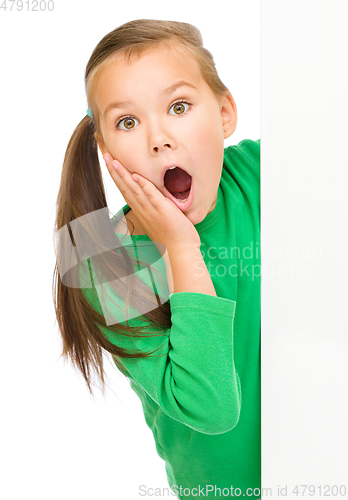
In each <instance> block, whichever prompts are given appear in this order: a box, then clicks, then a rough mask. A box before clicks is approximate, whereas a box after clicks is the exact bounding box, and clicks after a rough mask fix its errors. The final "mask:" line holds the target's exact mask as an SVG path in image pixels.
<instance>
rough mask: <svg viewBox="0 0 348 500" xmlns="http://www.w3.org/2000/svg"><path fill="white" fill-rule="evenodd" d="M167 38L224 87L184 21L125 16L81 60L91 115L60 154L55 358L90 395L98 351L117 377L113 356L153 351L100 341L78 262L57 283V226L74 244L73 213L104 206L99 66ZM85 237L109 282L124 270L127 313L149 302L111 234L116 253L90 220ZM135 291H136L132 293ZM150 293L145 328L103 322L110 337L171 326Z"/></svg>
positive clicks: (100, 370) (62, 242) (217, 87)
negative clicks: (59, 347) (58, 348)
mask: <svg viewBox="0 0 348 500" xmlns="http://www.w3.org/2000/svg"><path fill="white" fill-rule="evenodd" d="M173 41H175V42H177V44H178V46H180V47H181V48H184V50H186V51H188V52H189V53H191V54H192V55H193V56H194V57H195V59H196V60H197V62H198V64H199V67H200V69H201V72H202V76H203V78H204V79H205V81H206V82H207V83H208V85H209V86H210V88H211V89H212V90H213V92H214V93H215V94H216V95H217V96H220V95H223V94H224V93H225V92H226V91H227V87H225V85H224V84H223V83H222V82H221V80H220V78H219V76H218V74H217V71H216V68H215V63H214V60H213V57H212V55H211V53H210V52H209V51H208V50H206V49H205V48H204V47H203V41H202V36H201V34H200V31H199V30H198V29H197V28H196V27H194V26H192V25H190V24H187V23H181V22H174V21H158V20H150V19H139V20H136V21H131V22H128V23H126V24H124V25H122V26H120V27H118V28H116V29H115V30H114V31H112V32H111V33H109V34H107V35H106V36H105V37H104V38H103V39H102V40H101V41H100V42H99V43H98V45H97V46H96V47H95V49H94V51H93V53H92V55H91V57H90V59H89V61H88V63H87V66H86V71H85V88H86V95H87V101H88V104H89V109H90V111H91V115H92V117H90V116H89V115H86V116H85V117H84V118H83V119H82V120H81V122H80V123H79V124H78V126H77V127H76V129H75V131H74V133H73V134H72V137H71V139H70V141H69V143H68V146H67V150H66V153H65V157H64V162H63V169H62V175H61V182H60V188H59V193H58V197H57V204H56V221H55V228H54V231H55V238H56V244H55V248H56V254H57V262H56V266H55V269H54V277H53V301H54V306H55V312H56V318H57V322H58V327H59V330H60V333H61V336H62V341H63V352H62V354H61V356H63V357H64V359H65V360H66V359H68V358H70V360H71V362H72V364H73V366H74V367H75V368H77V369H78V370H79V371H80V372H81V373H82V375H83V377H84V379H85V381H86V383H87V386H88V389H89V391H90V393H91V394H93V391H92V387H91V386H92V384H93V385H95V384H94V381H93V378H92V377H91V371H92V370H93V371H94V372H95V373H96V374H97V376H98V379H99V381H100V382H101V384H102V390H103V392H104V387H105V378H104V375H105V373H104V366H103V350H104V352H105V353H110V354H111V355H112V357H113V359H114V362H115V363H116V365H117V367H118V368H119V370H120V371H121V372H122V373H123V374H124V375H127V371H126V369H125V368H124V366H123V365H122V362H121V361H120V358H140V357H147V356H150V355H151V354H153V352H155V351H152V352H142V351H129V350H125V349H122V348H121V347H119V346H117V345H116V344H115V343H111V342H110V341H109V340H108V339H106V337H105V335H104V334H103V333H102V332H101V330H100V328H99V326H100V327H104V328H105V327H106V321H105V317H104V315H103V314H101V313H99V312H98V311H96V310H95V309H94V308H93V307H92V306H91V304H90V302H89V301H88V300H87V299H86V297H85V295H84V294H83V293H82V288H83V287H79V283H81V282H80V281H79V280H80V278H79V276H78V266H76V265H75V266H69V265H68V266H66V268H67V269H68V268H70V267H71V269H70V270H69V273H70V276H69V279H70V280H69V285H70V284H71V283H76V286H74V285H73V286H69V285H66V284H64V280H63V282H62V276H60V274H59V270H60V266H59V265H58V264H59V261H62V260H64V258H65V257H66V258H69V257H68V255H67V254H68V252H67V249H66V238H63V231H62V228H67V231H68V232H69V236H70V238H71V239H72V241H73V244H74V245H76V232H74V234H72V232H71V227H70V223H71V222H72V221H75V220H76V219H79V221H81V220H83V216H85V215H86V214H91V213H93V212H96V211H98V210H101V209H107V202H106V196H105V190H104V185H103V180H102V173H101V169H100V164H99V160H98V149H97V142H96V139H95V137H94V134H95V132H98V133H99V134H100V135H102V134H101V131H100V127H99V115H98V113H97V109H96V107H95V103H94V99H93V95H94V89H95V84H96V81H97V77H98V75H99V73H100V71H101V70H102V69H103V68H104V67H105V66H107V65H108V64H110V62H112V60H113V57H115V56H116V54H117V55H118V54H119V53H120V51H122V53H123V54H124V56H125V57H126V58H128V59H129V58H130V57H131V56H132V54H134V53H135V54H138V55H139V56H140V54H141V53H142V52H143V51H145V50H147V49H149V48H151V47H153V46H156V45H158V44H162V43H169V42H173ZM81 217H82V219H81ZM82 225H83V224H82ZM92 226H93V225H92ZM85 229H86V228H85ZM131 234H132V233H131ZM88 235H89V238H90V239H91V241H92V242H93V243H94V244H95V245H97V246H98V244H99V247H100V250H99V254H98V258H99V260H98V267H99V268H100V269H102V274H103V276H105V277H106V278H107V280H108V281H110V276H111V277H112V278H113V279H114V280H115V279H117V278H121V277H124V276H131V279H130V284H128V286H123V285H122V280H118V284H117V293H118V294H120V295H121V296H122V297H124V298H125V310H126V311H128V307H129V305H131V306H132V307H134V309H135V310H140V309H139V306H140V303H142V304H144V303H145V304H146V303H147V304H151V298H152V297H153V293H152V292H151V291H150V290H149V289H148V288H147V287H146V286H144V285H143V283H142V282H141V281H140V280H139V279H138V278H137V277H136V276H135V275H134V274H133V262H134V260H133V259H132V258H131V257H130V256H129V254H128V252H127V251H125V249H124V248H123V247H122V243H121V242H120V240H119V239H118V238H117V236H116V234H114V235H113V237H114V238H115V241H116V246H118V247H119V248H118V250H120V252H121V254H122V255H120V254H119V252H118V251H106V250H108V248H106V247H105V246H104V247H103V245H101V246H100V241H102V240H103V238H102V236H103V235H102V234H101V232H100V228H98V225H97V224H96V225H94V226H93V227H92V229H91V225H89V227H88ZM74 236H75V239H74ZM102 250H104V251H102ZM137 262H138V263H139V261H137ZM65 264H66V263H65ZM141 264H142V265H144V266H149V263H146V262H141ZM92 281H93V276H92ZM65 283H66V281H65ZM127 283H129V282H127ZM135 290H136V293H134V292H135ZM92 296H93V297H94V298H96V294H95V293H94V291H92ZM156 299H157V304H158V305H157V307H155V308H152V310H149V312H147V313H145V314H144V315H143V316H142V317H143V318H144V319H146V327H134V326H132V327H131V326H130V325H129V322H128V319H127V321H126V323H127V324H126V325H123V324H122V323H117V324H112V325H109V326H108V327H107V328H108V329H109V331H110V332H114V333H115V335H114V336H115V337H116V336H117V335H128V336H135V337H136V336H140V335H146V331H147V330H149V331H151V334H150V335H151V336H153V335H165V333H164V332H165V331H166V330H168V329H169V328H170V327H171V313H170V306H169V302H168V301H166V302H165V303H161V302H160V300H159V297H158V295H157V294H156ZM96 300H97V301H98V299H96ZM155 331H157V333H155Z"/></svg>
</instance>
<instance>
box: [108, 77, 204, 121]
mask: <svg viewBox="0 0 348 500" xmlns="http://www.w3.org/2000/svg"><path fill="white" fill-rule="evenodd" d="M180 87H190V88H192V89H194V90H198V89H197V87H196V86H195V85H193V83H190V82H186V81H185V80H180V82H176V83H174V85H171V86H170V87H168V88H166V89H164V90H162V92H160V94H159V97H165V96H167V95H170V94H172V93H173V92H175V91H176V90H177V89H178V88H180ZM131 104H133V102H132V101H117V102H111V103H110V104H108V105H107V106H106V108H105V110H104V113H103V117H104V119H105V117H106V116H107V114H108V113H109V112H110V111H111V110H112V109H119V108H125V107H126V106H129V105H131Z"/></svg>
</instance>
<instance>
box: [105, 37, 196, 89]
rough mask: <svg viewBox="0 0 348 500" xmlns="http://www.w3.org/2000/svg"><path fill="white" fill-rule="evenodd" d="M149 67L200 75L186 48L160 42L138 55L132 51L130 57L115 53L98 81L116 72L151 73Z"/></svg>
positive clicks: (121, 52) (124, 53)
mask: <svg viewBox="0 0 348 500" xmlns="http://www.w3.org/2000/svg"><path fill="white" fill-rule="evenodd" d="M151 67H153V68H155V67H162V68H163V72H172V71H173V70H175V68H177V69H178V70H182V71H186V72H194V73H200V68H199V64H198V61H197V60H196V58H195V56H194V55H193V54H192V53H191V52H190V51H189V49H188V48H187V47H185V46H183V45H182V44H180V43H178V42H176V43H175V42H174V43H173V44H172V45H169V44H168V43H164V42H162V43H158V44H156V45H154V46H150V47H148V48H146V49H143V50H142V51H141V52H140V53H138V52H135V51H134V52H132V53H131V54H130V56H128V55H127V53H126V52H125V51H124V50H122V51H119V52H117V53H116V54H115V55H114V56H112V57H111V58H110V61H109V62H106V64H105V65H104V67H103V68H102V69H101V71H100V72H99V78H98V80H99V79H100V78H103V77H107V76H108V75H110V74H111V73H114V72H116V71H118V72H122V71H123V72H129V71H130V70H133V71H134V72H136V71H142V70H144V69H146V68H149V70H150V71H151Z"/></svg>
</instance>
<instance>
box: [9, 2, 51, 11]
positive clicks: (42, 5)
mask: <svg viewBox="0 0 348 500" xmlns="http://www.w3.org/2000/svg"><path fill="white" fill-rule="evenodd" d="M0 9H2V10H3V11H4V12H7V11H9V12H11V11H13V10H17V11H21V10H26V11H32V12H43V11H45V10H48V11H50V12H52V10H54V2H53V0H48V1H46V0H40V1H38V0H31V1H30V0H26V1H25V2H23V1H22V0H4V1H3V2H2V3H1V5H0Z"/></svg>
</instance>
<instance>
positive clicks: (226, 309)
mask: <svg viewBox="0 0 348 500" xmlns="http://www.w3.org/2000/svg"><path fill="white" fill-rule="evenodd" d="M169 303H170V308H171V310H172V309H175V308H181V307H183V308H185V309H197V310H199V312H200V313H204V312H209V313H210V314H211V313H215V314H223V315H226V316H234V313H235V309H236V302H235V301H234V300H230V299H225V298H224V297H216V296H215V295H208V294H206V293H196V292H176V293H170V294H169Z"/></svg>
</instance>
